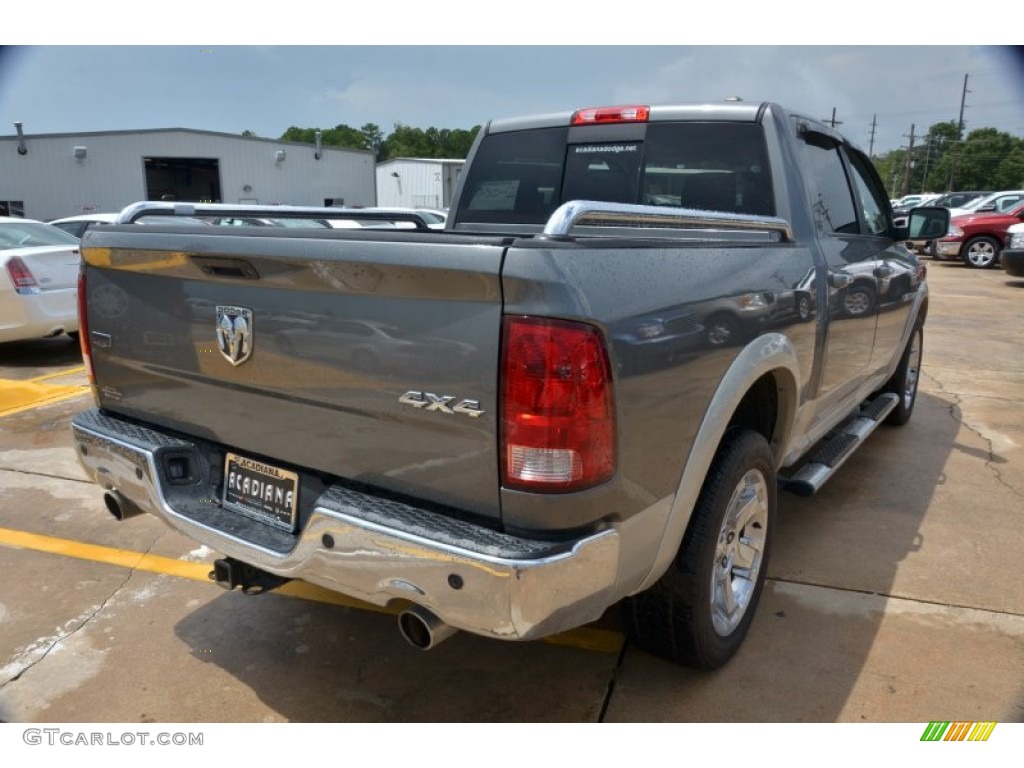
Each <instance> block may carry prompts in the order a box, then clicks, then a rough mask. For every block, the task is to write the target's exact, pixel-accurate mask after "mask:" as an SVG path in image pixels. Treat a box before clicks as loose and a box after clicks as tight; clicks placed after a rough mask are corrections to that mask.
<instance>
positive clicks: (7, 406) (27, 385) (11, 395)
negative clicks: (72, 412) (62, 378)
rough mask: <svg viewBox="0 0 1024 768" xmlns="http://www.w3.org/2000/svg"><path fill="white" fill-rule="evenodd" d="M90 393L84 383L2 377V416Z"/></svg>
mask: <svg viewBox="0 0 1024 768" xmlns="http://www.w3.org/2000/svg"><path fill="white" fill-rule="evenodd" d="M88 393H89V387H88V385H84V384H67V385H57V384H37V383H34V382H30V381H11V380H9V379H0V418H2V417H4V416H12V415H14V414H15V413H21V412H22V411H30V410H32V409H33V408H39V407H41V406H44V405H52V404H53V403H59V402H61V401H62V400H70V399H71V398H73V397H81V396H82V395H86V394H88Z"/></svg>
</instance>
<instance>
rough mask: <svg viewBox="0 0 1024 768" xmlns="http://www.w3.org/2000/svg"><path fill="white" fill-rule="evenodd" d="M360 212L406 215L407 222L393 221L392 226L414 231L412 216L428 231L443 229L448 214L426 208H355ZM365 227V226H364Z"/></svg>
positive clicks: (414, 223) (414, 224)
mask: <svg viewBox="0 0 1024 768" xmlns="http://www.w3.org/2000/svg"><path fill="white" fill-rule="evenodd" d="M354 210H357V211H360V212H364V211H365V212H369V213H397V214H408V217H407V220H405V221H395V222H394V225H395V226H396V227H397V228H399V229H414V228H415V227H416V222H414V221H412V219H411V217H412V216H414V215H415V216H418V217H419V218H421V219H422V220H423V222H424V223H425V224H426V225H427V227H428V228H430V229H444V224H445V221H446V220H447V218H448V214H447V213H445V212H444V211H438V210H433V209H428V208H394V207H390V208H378V207H369V208H357V209H354ZM364 226H365V225H364Z"/></svg>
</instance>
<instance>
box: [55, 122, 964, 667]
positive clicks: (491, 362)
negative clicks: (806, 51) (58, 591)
mask: <svg viewBox="0 0 1024 768" xmlns="http://www.w3.org/2000/svg"><path fill="white" fill-rule="evenodd" d="M169 214H171V215H179V216H185V217H189V218H190V221H192V222H193V223H192V224H191V225H184V226H179V227H175V226H168V225H166V224H157V225H150V226H145V227H139V226H134V225H133V223H132V222H135V221H137V220H138V219H140V218H141V217H144V216H150V215H160V216H164V217H166V216H168V215H169ZM354 215H356V214H352V213H344V214H342V213H338V212H337V211H336V210H335V211H329V210H323V209H306V208H289V207H275V208H272V209H268V208H250V207H245V206H227V205H206V206H204V205H198V204H197V205H188V204H173V203H138V204H136V205H134V206H131V207H129V208H127V209H125V211H124V212H122V214H121V218H120V222H119V224H115V225H112V226H108V227H103V228H98V229H94V230H91V231H90V232H89V233H88V234H87V235H86V237H85V240H84V242H83V248H82V253H83V259H84V267H83V270H82V275H81V282H80V288H79V296H80V305H81V320H82V333H81V339H82V344H83V353H84V357H85V360H86V361H87V364H88V366H89V370H90V375H91V377H92V381H93V383H94V395H95V406H96V407H95V408H93V409H91V410H88V411H86V412H83V413H81V414H79V415H77V416H76V418H75V419H74V424H73V430H74V439H75V445H76V448H77V451H78V456H79V459H80V461H81V463H82V465H83V466H84V467H85V469H86V471H87V472H88V474H89V476H90V477H92V478H94V479H95V481H96V482H97V483H98V484H99V485H100V486H102V487H103V488H104V489H105V491H106V493H105V496H104V498H105V503H106V506H107V508H108V510H109V511H110V512H111V513H112V514H113V515H114V516H115V517H116V518H118V519H124V518H127V517H130V516H131V515H133V514H136V513H139V512H148V513H151V514H154V515H157V516H158V517H160V518H161V519H163V520H164V521H165V522H166V523H167V524H168V525H170V526H172V527H173V528H175V529H177V530H178V531H181V532H182V533H184V534H185V535H187V536H189V537H191V538H193V539H195V540H196V541H198V542H201V543H203V544H205V545H207V546H209V547H211V548H213V549H214V550H216V551H218V552H220V553H223V554H224V557H223V558H221V559H219V560H218V561H217V562H216V564H215V566H214V571H213V574H212V575H213V577H214V578H215V579H216V581H217V582H218V583H220V584H221V585H222V586H225V587H228V588H233V587H236V586H242V587H243V588H244V587H247V586H248V587H260V588H265V587H268V586H273V584H274V583H276V581H278V580H282V579H289V578H298V579H305V580H308V581H310V582H313V583H316V584H319V585H322V586H324V587H327V588H329V589H331V590H336V591H338V592H341V593H344V594H346V595H350V596H353V597H356V598H359V599H362V600H365V601H368V602H370V603H373V604H377V605H381V606H385V605H386V606H391V607H392V608H394V609H395V610H396V611H397V612H398V613H399V622H398V623H399V627H400V629H401V631H402V633H403V635H404V636H405V637H406V639H408V640H409V641H410V642H412V643H413V644H414V645H416V646H418V647H420V648H429V647H431V646H433V645H434V644H436V643H438V642H440V641H441V640H443V639H444V638H446V637H448V636H449V635H451V634H453V633H454V632H455V631H456V630H458V629H461V630H466V631H469V632H473V633H476V634H479V635H484V636H488V637H492V638H500V639H506V640H530V639H534V638H539V637H543V636H546V635H550V634H553V633H557V632H560V631H564V630H567V629H569V628H572V627H576V626H579V625H582V624H585V623H587V622H591V621H594V620H596V619H598V618H599V617H601V616H602V614H604V612H605V611H606V610H608V609H609V607H611V606H613V605H616V604H618V603H620V602H622V603H623V610H622V613H623V620H624V622H625V625H626V627H627V631H628V634H629V638H630V641H631V642H632V643H634V644H635V645H636V646H638V647H639V648H642V649H645V650H647V651H649V652H651V653H654V654H657V655H660V656H662V657H664V658H667V659H671V660H673V661H676V662H679V663H683V664H687V665H690V666H693V667H697V668H702V669H713V668H716V667H718V666H720V665H722V664H724V663H725V662H726V661H727V660H728V659H729V658H730V657H731V656H732V655H733V653H735V651H736V650H737V648H738V647H739V645H740V643H741V642H742V640H743V638H744V636H745V634H746V632H747V630H748V627H749V626H750V623H751V620H752V618H753V615H754V610H755V607H756V605H757V602H758V598H759V595H760V593H761V591H762V587H763V584H764V579H765V573H766V570H767V563H768V557H769V553H770V551H771V547H772V539H773V536H774V531H775V527H776V520H775V515H776V497H777V489H778V488H782V489H787V490H791V491H795V492H797V493H802V494H811V493H813V492H814V491H815V490H817V489H818V488H819V487H820V486H821V484H822V483H823V482H825V481H826V480H827V479H828V477H829V476H830V475H831V474H832V473H833V472H834V471H835V470H836V469H838V467H839V466H840V465H841V464H842V463H843V461H844V460H845V459H846V458H847V457H848V456H849V455H850V453H851V452H852V451H853V450H855V449H856V448H857V447H858V446H860V445H861V444H862V443H863V442H864V441H865V439H866V438H867V436H868V435H869V434H870V433H871V431H872V430H873V429H874V428H875V427H876V426H877V425H878V424H879V423H881V422H883V421H887V422H889V423H892V424H902V423H904V422H906V421H907V419H908V418H910V415H911V411H912V410H913V407H914V400H915V395H916V391H917V381H918V372H919V367H920V364H921V349H922V341H923V326H924V321H925V316H926V314H927V310H928V292H927V286H926V282H925V268H924V266H922V264H920V263H919V261H918V259H917V258H916V257H915V256H914V255H913V254H911V253H910V252H909V251H908V250H907V249H906V248H905V247H904V244H903V241H905V240H907V239H909V237H910V236H911V234H912V232H911V231H910V230H913V231H920V230H921V229H922V228H924V227H927V226H931V225H935V224H936V222H938V223H939V224H938V225H939V226H943V222H945V221H946V220H947V219H948V212H946V211H945V209H916V210H915V211H914V212H913V213H912V214H911V221H910V222H909V228H908V229H906V230H897V229H896V228H895V227H894V226H893V223H892V218H891V213H890V208H889V202H888V198H887V197H886V195H885V191H884V188H883V185H882V184H881V183H880V181H879V179H878V178H877V176H876V173H875V171H874V169H873V167H872V165H871V162H870V161H869V160H868V158H867V157H866V156H865V155H864V154H863V153H862V152H860V151H859V150H857V149H856V148H855V147H853V146H852V145H851V144H850V143H849V142H848V141H846V140H844V139H843V138H842V137H841V136H840V135H839V134H837V133H836V132H835V131H834V130H832V129H830V128H829V127H827V126H825V125H823V124H821V123H820V122H817V121H815V120H812V119H809V118H807V117H803V116H800V115H796V114H792V113H789V112H787V111H785V110H783V109H782V108H781V107H779V106H777V105H773V104H753V103H742V102H740V103H722V104H702V105H678V106H651V107H647V106H634V107H614V108H601V109H586V110H578V111H575V112H566V113H564V114H555V115H544V116H538V117H528V118H520V119H510V120H501V121H494V122H491V123H489V124H488V125H487V126H486V127H485V128H484V129H483V130H482V131H481V132H480V135H479V137H478V139H477V142H476V144H475V145H474V148H473V150H472V152H471V155H470V158H469V161H468V163H467V165H466V168H465V170H464V172H463V174H462V176H461V179H460V182H459V186H458V189H457V190H456V197H455V201H454V204H453V207H452V209H451V215H450V216H449V219H448V223H447V225H446V228H445V230H444V231H434V230H429V229H427V227H426V225H425V224H424V223H423V222H419V221H416V216H415V214H404V216H405V217H406V218H407V219H408V220H409V221H412V222H413V223H412V224H411V225H407V226H412V227H413V228H412V229H409V228H400V227H395V226H390V227H387V228H379V229H375V228H373V227H367V226H364V227H360V228H359V229H344V230H332V229H325V228H314V227H312V226H311V227H310V228H308V229H303V228H294V227H288V228H285V227H251V228H246V227H216V226H199V225H196V224H195V223H194V218H192V217H200V218H202V217H209V218H216V217H246V216H264V217H268V216H273V217H274V218H280V217H282V216H285V217H295V218H310V219H318V220H322V219H334V218H338V217H339V216H354ZM385 215H386V214H375V216H381V217H383V216H385ZM402 216H403V215H398V217H399V218H401V217H402Z"/></svg>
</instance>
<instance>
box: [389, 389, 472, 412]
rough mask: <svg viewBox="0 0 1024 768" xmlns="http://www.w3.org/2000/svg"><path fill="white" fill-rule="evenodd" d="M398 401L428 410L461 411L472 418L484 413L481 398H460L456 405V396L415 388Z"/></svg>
mask: <svg viewBox="0 0 1024 768" xmlns="http://www.w3.org/2000/svg"><path fill="white" fill-rule="evenodd" d="M398 402H400V403H402V405H411V406H412V407H413V408H422V409H424V410H427V411H437V412H439V413H461V414H463V415H464V416H469V417H470V418H471V419H478V418H480V417H481V416H483V415H484V411H483V410H481V408H480V401H479V400H460V401H459V402H458V403H456V404H455V405H452V403H453V402H455V397H454V396H452V395H435V394H434V393H433V392H419V391H417V390H415V389H413V390H410V391H409V392H406V393H405V394H404V395H402V396H401V397H400V398H398Z"/></svg>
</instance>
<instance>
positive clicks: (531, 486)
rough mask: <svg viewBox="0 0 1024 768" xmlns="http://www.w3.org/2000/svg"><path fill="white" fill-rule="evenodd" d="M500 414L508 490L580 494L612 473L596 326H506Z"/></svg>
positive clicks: (610, 426) (539, 322)
mask: <svg viewBox="0 0 1024 768" xmlns="http://www.w3.org/2000/svg"><path fill="white" fill-rule="evenodd" d="M501 412H502V424H501V430H502V431H501V452H502V460H501V480H502V484H503V485H504V486H505V487H506V488H513V489H517V490H528V491H577V490H581V489H583V488H588V487H590V486H593V485H597V484H599V483H603V482H605V481H606V480H608V479H609V478H611V476H612V474H613V473H614V472H615V409H614V403H613V399H612V377H611V366H610V365H609V361H608V354H607V352H606V350H605V346H604V343H603V339H602V337H601V333H600V331H598V330H597V329H596V328H594V327H593V326H589V325H584V324H582V323H574V322H568V321H563V320H551V319H547V318H536V317H509V318H506V319H505V322H504V327H503V341H502V374H501Z"/></svg>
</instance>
